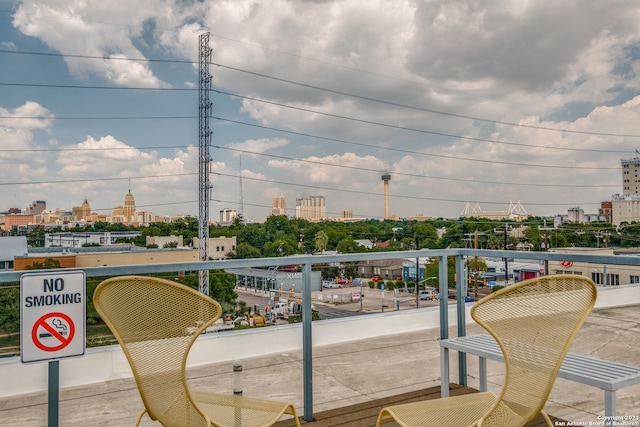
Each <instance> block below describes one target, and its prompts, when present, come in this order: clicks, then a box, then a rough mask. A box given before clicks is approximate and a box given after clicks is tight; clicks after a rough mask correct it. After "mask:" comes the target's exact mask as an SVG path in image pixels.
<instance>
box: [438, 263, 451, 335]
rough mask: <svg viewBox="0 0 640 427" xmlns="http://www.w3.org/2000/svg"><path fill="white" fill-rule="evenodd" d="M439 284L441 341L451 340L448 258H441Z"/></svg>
mask: <svg viewBox="0 0 640 427" xmlns="http://www.w3.org/2000/svg"><path fill="white" fill-rule="evenodd" d="M439 261H440V266H439V269H438V276H440V277H439V278H438V282H439V284H440V285H439V286H440V288H439V289H440V339H442V340H446V339H447V338H449V278H448V271H447V268H448V266H447V257H446V256H441V257H440V260H439Z"/></svg>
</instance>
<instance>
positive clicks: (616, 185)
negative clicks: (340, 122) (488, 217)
mask: <svg viewBox="0 0 640 427" xmlns="http://www.w3.org/2000/svg"><path fill="white" fill-rule="evenodd" d="M212 147H214V148H218V149H221V150H228V151H236V152H238V153H245V154H251V155H258V156H263V157H271V158H275V159H281V160H290V161H295V162H301V163H311V164H317V165H322V166H332V167H337V168H343V169H349V170H361V171H366V172H376V173H384V172H387V171H386V170H380V169H369V168H363V167H359V166H354V165H337V164H335V163H327V162H320V161H317V160H308V159H298V158H293V157H286V156H280V155H276V154H267V153H258V152H255V151H249V150H241V149H239V148H230V147H221V146H217V145H213V146H212ZM414 154H421V153H414ZM465 160H466V159H465ZM483 162H484V161H483ZM486 162H488V163H493V162H489V161H486ZM527 166H534V165H527ZM559 167H561V166H559ZM393 174H394V175H401V176H408V177H413V178H428V179H438V180H445V181H460V182H469V183H481V184H500V185H517V186H533V187H563V188H564V187H575V188H595V187H598V188H599V187H616V188H617V187H619V185H618V184H602V185H600V184H595V185H581V184H564V183H563V184H540V183H530V182H526V183H517V182H511V181H510V182H500V181H483V180H478V179H464V178H451V177H438V176H432V175H420V174H413V173H405V172H393Z"/></svg>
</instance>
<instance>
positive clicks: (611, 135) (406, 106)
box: [0, 49, 640, 148]
mask: <svg viewBox="0 0 640 427" xmlns="http://www.w3.org/2000/svg"><path fill="white" fill-rule="evenodd" d="M0 53H7V54H22V55H39V56H51V57H64V58H82V59H100V60H113V61H135V62H156V63H175V64H190V65H193V64H195V62H194V61H187V60H169V59H154V58H123V57H108V56H98V55H74V54H61V53H51V52H32V51H18V50H8V49H0ZM210 64H211V65H215V66H217V67H221V68H226V69H228V70H233V71H237V72H241V73H245V74H249V75H253V76H256V77H261V78H266V79H270V80H274V81H279V82H283V83H288V84H293V85H297V86H300V87H306V88H309V89H314V90H319V91H323V92H327V93H333V94H336V95H341V96H347V97H350V98H355V99H360V100H364V101H369V102H375V103H380V104H385V105H390V106H395V107H401V108H405V109H411V110H416V111H422V112H426V113H431V114H438V115H444V116H449V117H457V118H461V119H465V120H473V121H480V122H485V123H492V124H497V125H503V126H512V127H516V128H518V127H519V128H528V129H536V130H544V131H550V132H561V133H571V134H579V135H592V136H610V137H626V138H640V135H638V134H617V133H609V132H592V131H580V130H573V129H566V128H564V129H561V128H551V127H546V126H535V125H528V124H523V123H513V122H506V121H500V120H493V119H487V118H482V117H475V116H469V115H465V114H457V113H452V112H447V111H440V110H435V109H431V108H425V107H418V106H415V105H408V104H402V103H397V102H393V101H387V100H383V99H379V98H373V97H369V96H365V95H358V94H355V93H350V92H345V91H340V90H336V89H330V88H326V87H322V86H316V85H311V84H308V83H303V82H298V81H294V80H289V79H284V78H280V77H275V76H270V75H268V74H264V73H258V72H255V71H250V70H245V69H242V68H238V67H232V66H229V65H224V64H220V63H216V62H210ZM550 148H551V147H550Z"/></svg>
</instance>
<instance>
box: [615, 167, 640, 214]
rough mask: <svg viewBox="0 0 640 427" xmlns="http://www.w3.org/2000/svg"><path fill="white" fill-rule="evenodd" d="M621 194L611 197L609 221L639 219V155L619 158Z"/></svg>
mask: <svg viewBox="0 0 640 427" xmlns="http://www.w3.org/2000/svg"><path fill="white" fill-rule="evenodd" d="M620 163H621V164H622V194H614V195H613V197H612V198H611V223H612V224H613V225H616V226H618V225H620V224H621V223H623V222H629V223H631V222H633V221H640V177H638V174H639V173H640V157H638V156H636V157H634V158H631V159H621V160H620Z"/></svg>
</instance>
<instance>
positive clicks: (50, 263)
mask: <svg viewBox="0 0 640 427" xmlns="http://www.w3.org/2000/svg"><path fill="white" fill-rule="evenodd" d="M51 268H60V261H58V260H57V259H53V258H47V259H45V260H44V262H40V261H34V262H33V263H32V264H30V265H27V266H26V267H25V269H27V270H47V269H51Z"/></svg>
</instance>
